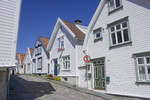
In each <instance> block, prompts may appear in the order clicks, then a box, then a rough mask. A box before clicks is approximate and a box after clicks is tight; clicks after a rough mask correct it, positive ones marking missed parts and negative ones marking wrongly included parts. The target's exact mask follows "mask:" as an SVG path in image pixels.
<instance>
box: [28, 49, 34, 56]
mask: <svg viewBox="0 0 150 100" xmlns="http://www.w3.org/2000/svg"><path fill="white" fill-rule="evenodd" d="M29 51H30V54H31V56H32V54H33V51H34V49H33V48H29Z"/></svg>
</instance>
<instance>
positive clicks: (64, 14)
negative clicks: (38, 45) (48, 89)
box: [17, 0, 100, 53]
mask: <svg viewBox="0 0 150 100" xmlns="http://www.w3.org/2000/svg"><path fill="white" fill-rule="evenodd" d="M99 2H100V0H22V8H21V16H20V26H19V33H18V49H17V52H19V53H24V52H25V51H26V48H28V47H29V48H34V45H35V41H36V40H37V38H38V37H39V36H44V37H48V38H49V37H50V35H51V33H52V31H53V28H54V26H55V23H56V21H57V18H58V17H60V18H61V19H64V20H67V21H69V22H72V23H74V20H76V19H80V20H82V22H83V25H86V26H87V25H88V24H89V22H90V20H91V18H92V16H93V14H94V12H95V10H96V8H97V6H98V4H99Z"/></svg>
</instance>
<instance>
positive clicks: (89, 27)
mask: <svg viewBox="0 0 150 100" xmlns="http://www.w3.org/2000/svg"><path fill="white" fill-rule="evenodd" d="M106 2H107V0H101V1H100V3H99V5H98V7H97V9H96V12H95V13H94V16H93V17H92V19H91V21H90V23H89V25H88V33H87V35H86V37H85V41H84V44H83V49H84V50H85V49H86V47H87V43H88V39H89V36H90V33H91V31H92V29H93V27H94V25H95V23H96V21H97V20H98V18H99V16H100V14H101V12H102V10H103V8H104V5H105V4H106Z"/></svg>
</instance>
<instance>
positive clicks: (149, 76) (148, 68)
mask: <svg viewBox="0 0 150 100" xmlns="http://www.w3.org/2000/svg"><path fill="white" fill-rule="evenodd" d="M147 71H148V78H149V79H150V66H147Z"/></svg>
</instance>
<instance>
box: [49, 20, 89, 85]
mask: <svg viewBox="0 0 150 100" xmlns="http://www.w3.org/2000/svg"><path fill="white" fill-rule="evenodd" d="M86 31H87V27H85V26H83V25H81V21H80V20H76V23H75V24H72V23H71V22H68V21H65V20H62V19H60V18H58V20H57V22H56V25H55V27H54V30H53V33H52V35H51V38H50V41H49V44H48V47H47V50H48V52H49V54H50V60H49V63H50V66H51V73H52V74H53V75H54V76H60V77H61V79H62V81H65V82H68V83H70V84H74V85H77V84H78V77H79V76H78V73H77V70H78V69H77V66H78V62H80V52H81V50H82V46H83V41H84V38H85V33H86ZM81 57H82V56H81Z"/></svg>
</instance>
